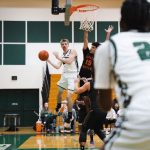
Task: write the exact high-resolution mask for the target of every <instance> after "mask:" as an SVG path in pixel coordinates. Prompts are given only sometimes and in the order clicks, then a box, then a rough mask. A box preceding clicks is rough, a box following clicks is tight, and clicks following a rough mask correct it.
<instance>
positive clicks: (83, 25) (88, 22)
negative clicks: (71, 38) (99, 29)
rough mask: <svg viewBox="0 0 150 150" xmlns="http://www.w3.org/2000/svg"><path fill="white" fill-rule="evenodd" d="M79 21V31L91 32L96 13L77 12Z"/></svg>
mask: <svg viewBox="0 0 150 150" xmlns="http://www.w3.org/2000/svg"><path fill="white" fill-rule="evenodd" d="M78 13H79V15H80V17H81V21H80V28H79V29H80V30H84V31H88V32H91V31H93V30H94V21H95V16H96V11H87V12H78Z"/></svg>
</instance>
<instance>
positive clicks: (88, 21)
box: [70, 4, 100, 32]
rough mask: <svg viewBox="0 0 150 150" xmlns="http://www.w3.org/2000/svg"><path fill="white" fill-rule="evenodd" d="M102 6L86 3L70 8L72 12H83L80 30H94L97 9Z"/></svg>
mask: <svg viewBox="0 0 150 150" xmlns="http://www.w3.org/2000/svg"><path fill="white" fill-rule="evenodd" d="M99 8H100V7H99V6H98V5H95V4H85V5H78V6H72V7H71V8H70V14H72V13H73V12H75V11H76V12H78V13H81V15H80V18H81V21H80V28H79V29H80V30H84V31H88V32H91V31H92V30H94V21H95V20H94V19H95V11H96V10H98V9H99Z"/></svg>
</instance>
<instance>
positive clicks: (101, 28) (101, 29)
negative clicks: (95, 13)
mask: <svg viewBox="0 0 150 150" xmlns="http://www.w3.org/2000/svg"><path fill="white" fill-rule="evenodd" d="M109 25H113V27H114V29H113V31H112V33H111V36H112V35H114V34H116V33H118V22H117V21H103V22H97V41H99V42H104V41H105V39H106V32H105V29H107V28H108V26H109Z"/></svg>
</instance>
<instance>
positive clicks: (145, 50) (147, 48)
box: [133, 42, 150, 60]
mask: <svg viewBox="0 0 150 150" xmlns="http://www.w3.org/2000/svg"><path fill="white" fill-rule="evenodd" d="M133 45H134V47H138V51H137V52H138V55H139V57H140V58H141V60H146V59H150V44H149V43H147V42H134V43H133Z"/></svg>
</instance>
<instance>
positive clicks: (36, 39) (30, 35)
mask: <svg viewBox="0 0 150 150" xmlns="http://www.w3.org/2000/svg"><path fill="white" fill-rule="evenodd" d="M27 41H28V42H30V43H47V42H49V22H48V21H28V22H27Z"/></svg>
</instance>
